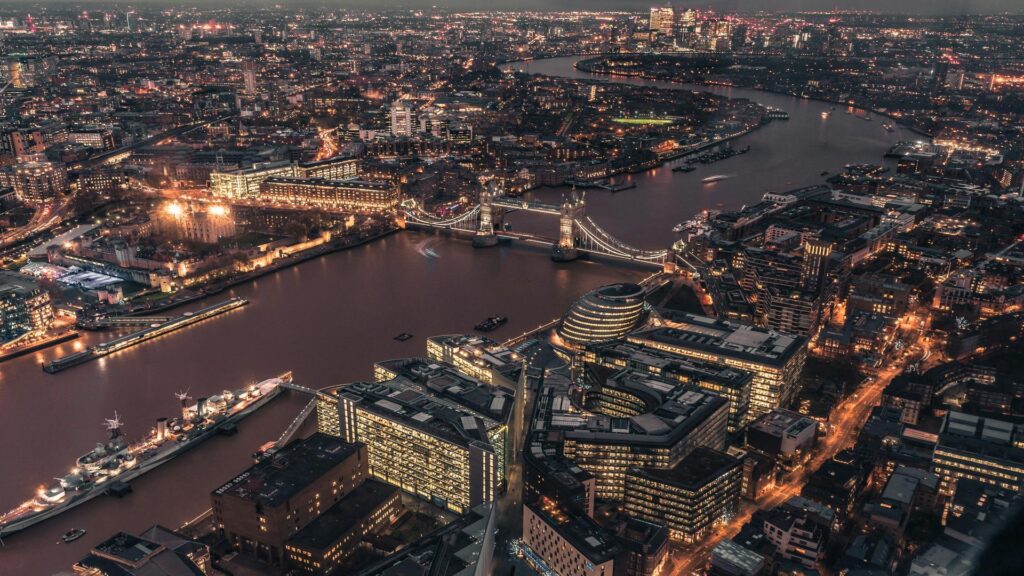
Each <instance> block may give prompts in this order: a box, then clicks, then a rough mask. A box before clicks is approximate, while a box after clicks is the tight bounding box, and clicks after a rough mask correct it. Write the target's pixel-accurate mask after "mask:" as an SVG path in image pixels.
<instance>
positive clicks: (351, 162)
mask: <svg viewBox="0 0 1024 576" xmlns="http://www.w3.org/2000/svg"><path fill="white" fill-rule="evenodd" d="M359 173H360V166H359V159H358V158H354V157H352V156H334V157H332V158H325V159H323V160H315V161H313V162H300V163H299V166H298V171H297V174H296V175H297V176H302V177H305V178H321V179H323V180H351V179H354V178H358V177H359Z"/></svg>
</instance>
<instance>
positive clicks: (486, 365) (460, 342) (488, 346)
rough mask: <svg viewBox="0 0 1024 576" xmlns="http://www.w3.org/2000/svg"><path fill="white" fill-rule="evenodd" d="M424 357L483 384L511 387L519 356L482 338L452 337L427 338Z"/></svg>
mask: <svg viewBox="0 0 1024 576" xmlns="http://www.w3.org/2000/svg"><path fill="white" fill-rule="evenodd" d="M427 357H428V358H430V359H431V360H436V361H438V362H445V363H447V364H451V365H452V366H454V367H455V369H456V370H458V371H459V372H460V373H462V374H465V375H466V376H469V377H471V378H476V379H477V380H479V381H481V382H486V383H487V384H494V385H498V386H505V387H506V388H515V387H516V381H517V380H518V379H519V371H520V369H521V368H522V362H523V359H522V357H521V356H520V355H519V354H517V353H515V352H513V351H511V350H509V349H508V348H505V347H503V346H501V345H500V344H498V343H497V342H495V341H493V340H491V339H489V338H484V337H483V336H475V335H461V334H452V335H446V336H433V337H431V338H428V339H427Z"/></svg>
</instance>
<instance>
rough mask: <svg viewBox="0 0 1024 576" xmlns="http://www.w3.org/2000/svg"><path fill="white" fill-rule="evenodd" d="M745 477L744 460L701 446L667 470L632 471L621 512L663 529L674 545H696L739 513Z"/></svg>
mask: <svg viewBox="0 0 1024 576" xmlns="http://www.w3.org/2000/svg"><path fill="white" fill-rule="evenodd" d="M742 476H743V461H742V460H740V459H738V458H733V457H732V456H730V455H728V454H726V453H724V452H719V451H717V450H713V449H711V448H705V447H698V448H696V449H694V450H693V451H692V452H691V453H690V454H689V455H688V456H686V457H685V458H683V459H682V461H680V462H679V464H676V465H675V466H674V467H672V468H670V469H667V470H657V469H638V468H631V469H629V470H628V471H627V472H626V494H625V501H624V503H623V509H624V510H625V511H626V513H628V514H629V515H631V516H634V517H637V518H642V519H644V520H648V521H650V522H655V523H658V524H664V525H665V526H666V527H668V533H669V538H670V539H671V540H672V541H674V542H679V543H682V544H694V543H697V542H699V541H701V540H702V539H704V538H705V537H707V536H708V535H709V534H710V533H711V531H712V529H713V528H714V526H715V525H716V524H717V523H719V522H722V521H724V520H726V519H728V518H730V517H731V516H732V515H734V514H735V513H736V511H737V505H738V502H739V495H740V485H741V483H742Z"/></svg>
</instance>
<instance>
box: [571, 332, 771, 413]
mask: <svg viewBox="0 0 1024 576" xmlns="http://www.w3.org/2000/svg"><path fill="white" fill-rule="evenodd" d="M588 366H601V367H604V368H609V369H613V370H620V369H629V370H634V371H641V372H646V373H649V374H651V375H653V376H657V377H660V378H664V379H666V380H676V381H679V382H682V383H684V384H693V385H695V386H697V387H698V388H700V389H701V390H704V391H706V392H711V393H713V394H717V395H719V396H722V397H723V398H725V399H727V400H728V401H729V432H735V431H737V430H739V429H740V428H742V427H743V426H744V425H745V424H746V423H747V421H748V407H749V405H750V386H751V382H752V381H753V375H752V374H751V373H750V372H747V371H745V370H737V369H735V368H730V367H728V366H725V365H724V364H715V363H713V362H705V361H702V360H697V359H694V358H686V357H683V356H679V355H676V354H673V353H671V352H665V351H663V350H657V349H653V348H645V347H643V346H640V345H638V344H632V343H629V342H623V341H621V340H617V341H612V342H605V343H599V344H589V345H587V346H586V348H584V349H583V351H582V352H581V353H580V354H578V355H577V356H576V357H575V363H574V371H575V373H576V374H577V380H579V376H580V375H582V373H583V371H584V370H586V368H587V367H588Z"/></svg>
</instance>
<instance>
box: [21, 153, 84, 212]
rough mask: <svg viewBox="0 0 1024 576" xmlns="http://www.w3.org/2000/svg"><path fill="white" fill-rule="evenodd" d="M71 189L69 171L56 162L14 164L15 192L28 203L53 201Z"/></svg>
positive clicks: (36, 203)
mask: <svg viewBox="0 0 1024 576" xmlns="http://www.w3.org/2000/svg"><path fill="white" fill-rule="evenodd" d="M70 190H71V185H70V184H69V183H68V172H67V170H66V169H65V168H64V166H63V165H62V164H58V163H56V162H22V163H20V164H17V165H15V166H14V194H15V195H16V196H17V197H18V199H19V200H21V201H22V202H24V203H26V204H30V205H38V204H45V203H47V202H52V201H53V200H54V199H55V198H57V197H58V196H60V195H63V194H66V193H67V192H69V191H70Z"/></svg>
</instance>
